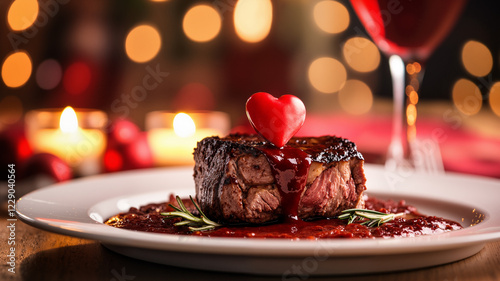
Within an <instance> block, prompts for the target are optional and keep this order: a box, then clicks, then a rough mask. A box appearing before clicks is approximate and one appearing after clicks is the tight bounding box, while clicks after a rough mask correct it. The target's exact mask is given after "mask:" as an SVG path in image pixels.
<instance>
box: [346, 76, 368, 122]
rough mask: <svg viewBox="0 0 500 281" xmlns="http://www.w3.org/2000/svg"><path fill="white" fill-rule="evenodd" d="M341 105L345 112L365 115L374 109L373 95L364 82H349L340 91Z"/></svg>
mask: <svg viewBox="0 0 500 281" xmlns="http://www.w3.org/2000/svg"><path fill="white" fill-rule="evenodd" d="M339 103H340V106H342V108H343V109H344V110H345V111H347V112H349V113H351V114H364V113H367V112H368V111H370V109H371V108H372V105H373V94H372V91H371V89H370V87H368V85H366V84H365V83H364V82H362V81H360V80H347V81H346V83H345V85H344V87H343V88H342V89H341V90H340V91H339Z"/></svg>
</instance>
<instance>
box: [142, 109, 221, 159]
mask: <svg viewBox="0 0 500 281" xmlns="http://www.w3.org/2000/svg"><path fill="white" fill-rule="evenodd" d="M229 123H230V122H229V117H228V115H227V114H225V113H222V112H190V113H182V112H181V113H173V112H163V111H155V112H151V113H149V114H148V115H147V116H146V129H147V130H148V142H149V146H150V147H151V151H152V152H153V159H154V162H155V165H157V166H171V165H193V163H194V160H193V151H194V148H195V147H196V144H197V142H198V141H200V140H202V139H203V138H205V137H209V136H221V135H225V134H227V132H228V131H229Z"/></svg>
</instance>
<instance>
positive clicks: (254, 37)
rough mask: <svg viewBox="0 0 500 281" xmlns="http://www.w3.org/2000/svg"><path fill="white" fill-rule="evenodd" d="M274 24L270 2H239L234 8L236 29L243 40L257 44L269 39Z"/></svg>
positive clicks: (243, 0)
mask: <svg viewBox="0 0 500 281" xmlns="http://www.w3.org/2000/svg"><path fill="white" fill-rule="evenodd" d="M272 23H273V5H272V3H271V1H270V0H239V1H238V2H237V3H236V6H235V8H234V28H235V29H236V34H237V35H238V37H240V38H241V40H243V41H245V42H249V43H257V42H260V41H262V40H264V38H266V37H267V35H268V34H269V31H270V30H271V25H272Z"/></svg>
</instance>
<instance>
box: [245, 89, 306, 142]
mask: <svg viewBox="0 0 500 281" xmlns="http://www.w3.org/2000/svg"><path fill="white" fill-rule="evenodd" d="M246 111H247V117H248V120H250V123H251V124H252V126H253V127H254V129H255V130H256V131H257V132H258V133H259V134H260V135H261V136H263V137H264V138H265V139H266V140H268V141H270V142H272V143H273V144H274V145H275V146H277V147H283V146H285V144H286V143H287V142H288V141H289V140H290V139H291V138H292V137H293V135H295V133H297V131H298V130H299V129H300V128H301V127H302V125H303V124H304V121H305V119H306V107H305V106H304V103H302V101H301V100H300V99H299V98H298V97H296V96H292V95H284V96H281V97H280V98H279V99H277V98H275V97H273V96H272V95H270V94H268V93H264V92H259V93H255V94H253V95H252V96H251V97H250V98H249V99H248V100H247V103H246Z"/></svg>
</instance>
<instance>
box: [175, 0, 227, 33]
mask: <svg viewBox="0 0 500 281" xmlns="http://www.w3.org/2000/svg"><path fill="white" fill-rule="evenodd" d="M220 28H221V17H220V15H219V13H218V12H217V11H216V10H215V9H214V8H213V7H212V6H209V5H197V6H194V7H192V8H191V9H189V11H187V13H186V15H184V20H183V21H182V29H183V30H184V34H186V36H187V37H188V38H189V39H191V40H193V41H195V42H207V41H210V40H212V39H214V38H215V36H217V34H219V31H220Z"/></svg>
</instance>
